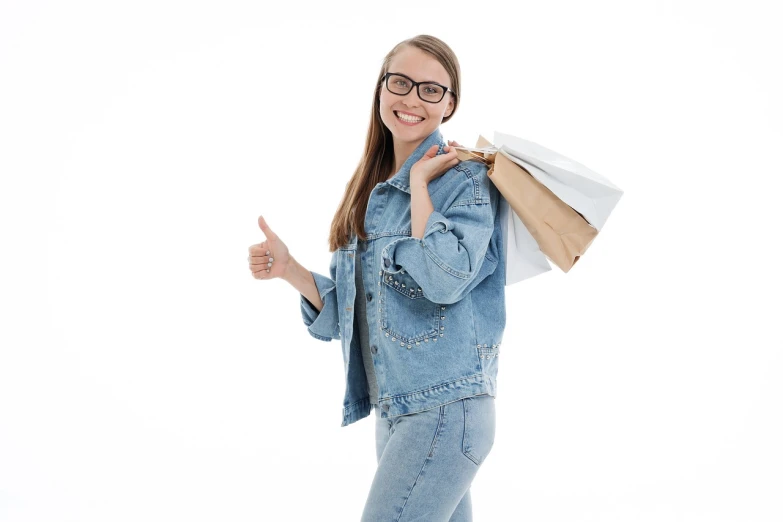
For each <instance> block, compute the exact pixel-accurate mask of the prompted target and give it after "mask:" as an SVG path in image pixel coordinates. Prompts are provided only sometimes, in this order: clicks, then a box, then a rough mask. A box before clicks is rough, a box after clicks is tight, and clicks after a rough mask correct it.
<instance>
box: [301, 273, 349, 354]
mask: <svg viewBox="0 0 783 522" xmlns="http://www.w3.org/2000/svg"><path fill="white" fill-rule="evenodd" d="M310 273H311V274H313V279H314V280H315V286H316V288H318V295H319V296H320V297H321V301H323V304H324V306H323V308H321V311H320V312H319V311H318V310H317V309H316V308H315V307H314V306H313V305H312V303H310V301H308V300H307V298H306V297H305V296H304V295H303V294H299V307H300V309H301V311H302V321H304V324H305V326H307V331H308V332H309V333H310V335H311V336H313V337H315V338H316V339H319V340H321V341H331V340H332V339H337V338H338V337H340V323H339V315H338V310H337V290H336V285H335V282H334V281H333V280H332V279H331V278H328V277H326V276H324V275H321V274H319V273H318V272H313V271H310Z"/></svg>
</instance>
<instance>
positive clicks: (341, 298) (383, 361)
mask: <svg viewBox="0 0 783 522" xmlns="http://www.w3.org/2000/svg"><path fill="white" fill-rule="evenodd" d="M432 145H438V154H443V153H444V151H443V147H445V145H446V143H445V142H444V141H443V138H442V135H441V133H440V130H439V129H435V131H433V132H432V133H431V134H430V135H429V136H428V137H427V138H426V139H424V141H423V142H422V143H421V144H419V146H418V147H417V148H416V149H415V150H414V151H413V153H412V154H411V155H410V157H408V159H407V160H406V161H405V163H404V164H403V166H402V167H401V168H400V170H399V171H397V172H396V173H395V174H394V176H392V177H391V178H390V179H388V180H386V181H384V182H381V183H378V184H377V185H376V186H375V187H374V188H373V191H372V193H371V194H370V199H369V202H368V206H367V213H366V215H365V231H366V233H367V245H366V250H365V251H363V252H361V253H360V255H359V256H358V258H357V256H356V253H357V237H356V235H353V236H352V237H351V239H350V241H349V242H348V244H346V245H343V246H341V247H340V248H338V249H337V250H335V251H334V252H333V253H332V258H331V262H330V265H329V276H326V275H323V274H320V273H318V272H315V271H311V273H312V274H313V278H314V280H315V284H316V287H317V288H318V293H319V295H320V297H321V300H322V301H323V303H324V305H323V308H322V309H321V311H320V312H319V311H318V310H316V309H315V308H314V307H313V305H312V304H311V303H310V302H309V301H308V300H307V299H306V298H305V297H304V296H303V295H301V294H300V309H301V313H302V320H303V321H304V324H305V326H306V327H307V331H308V332H309V333H310V335H311V336H312V337H314V338H316V339H318V340H321V341H332V340H340V342H341V344H342V353H343V362H344V369H345V395H344V399H343V408H342V424H341V426H348V425H350V424H352V423H354V422H356V421H358V420H360V419H362V418H364V417H367V416H369V415H370V412H371V403H370V396H369V391H368V382H367V375H366V373H365V370H364V365H363V363H362V360H361V346H360V344H359V334H358V332H356V333H355V332H354V331H353V330H354V326H353V325H354V317H353V315H354V304H355V299H356V298H357V295H356V294H357V291H356V282H355V277H356V273H355V270H356V265H355V263H361V264H362V265H361V267H360V268H361V270H362V278H363V279H362V280H363V282H364V288H365V295H364V296H363V297H364V299H366V304H367V322H368V324H369V326H370V332H369V333H370V338H369V341H370V345H371V346H370V352H371V354H372V357H373V360H372V362H373V367H374V368H375V376H376V380H377V384H378V395H379V397H378V408H379V414H380V417H381V418H384V419H386V418H389V419H390V418H393V417H397V416H400V415H408V414H412V413H417V412H422V411H426V410H429V409H432V408H436V407H439V406H442V405H445V404H448V403H450V402H453V401H457V400H460V399H463V398H466V397H473V396H477V395H491V396H493V397H494V396H495V395H496V390H497V371H498V355H499V350H500V344H501V341H502V338H503V331H504V329H505V324H506V303H505V271H506V270H505V261H504V260H505V256H504V250H503V249H504V245H503V244H502V241H503V232H502V228H501V223H500V219H499V214H500V213H499V212H498V206H499V199H500V197H502V196H501V195H500V193H499V192H498V190H497V188H496V187H495V185H494V184H493V183H492V182H491V181H490V180H489V177H488V176H487V166H486V165H484V164H483V163H481V162H478V161H461V162H459V163H458V164H457V165H455V166H454V167H452V168H451V169H449V170H448V171H446V172H445V173H444V174H443V175H441V176H439V177H437V178H435V179H434V180H432V181H431V182H430V183H429V185H428V192H429V195H430V199H431V200H432V204H433V207H434V209H435V210H434V211H433V212H432V213H431V214H430V216H429V218H428V219H427V223H426V227H425V231H424V236H423V238H421V239H419V238H416V237H412V236H411V190H410V169H411V166H412V165H413V164H414V163H416V162H417V161H418V160H419V159H421V158H422V156H423V155H424V153H425V152H426V151H427V150H428V149H429V148H430V147H431V146H432ZM354 334H355V335H354Z"/></svg>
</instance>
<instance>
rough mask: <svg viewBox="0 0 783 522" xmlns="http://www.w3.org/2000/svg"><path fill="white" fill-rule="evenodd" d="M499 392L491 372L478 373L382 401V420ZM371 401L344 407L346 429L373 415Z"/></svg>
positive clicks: (379, 402)
mask: <svg viewBox="0 0 783 522" xmlns="http://www.w3.org/2000/svg"><path fill="white" fill-rule="evenodd" d="M496 393H497V386H496V380H495V378H494V377H492V375H489V374H487V373H476V374H473V375H469V376H467V377H462V378H460V379H456V380H454V381H450V382H446V383H442V384H438V385H436V386H432V387H430V388H427V389H426V390H420V391H417V392H413V393H407V394H404V395H395V396H393V397H390V398H388V399H380V400H379V401H378V405H377V407H378V408H380V411H381V417H384V418H387V419H388V418H392V417H399V416H401V415H410V414H413V413H419V412H422V411H426V410H429V409H432V408H437V407H438V406H442V405H444V404H448V403H450V402H454V401H458V400H462V399H465V398H467V397H474V396H476V395H492V396H493V397H494V396H495V395H496ZM370 412H371V406H370V398H369V396H368V397H364V398H363V399H360V400H358V401H356V402H354V403H353V404H351V405H350V406H347V407H345V408H343V422H342V424H341V427H342V426H348V425H349V424H353V423H354V422H356V421H358V420H361V419H363V418H364V417H367V416H369V415H370Z"/></svg>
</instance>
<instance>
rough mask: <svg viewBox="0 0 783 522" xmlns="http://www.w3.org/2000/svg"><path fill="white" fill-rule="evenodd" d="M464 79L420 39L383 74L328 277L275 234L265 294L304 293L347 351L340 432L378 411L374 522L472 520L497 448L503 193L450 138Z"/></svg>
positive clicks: (256, 250)
mask: <svg viewBox="0 0 783 522" xmlns="http://www.w3.org/2000/svg"><path fill="white" fill-rule="evenodd" d="M459 94H460V72H459V64H458V62H457V59H456V57H455V56H454V53H453V52H452V50H451V49H450V48H449V47H448V46H447V45H446V44H445V43H443V42H442V41H441V40H439V39H437V38H434V37H432V36H428V35H419V36H417V37H414V38H411V39H409V40H406V41H403V42H401V43H400V44H398V45H397V46H395V47H394V49H392V50H391V52H389V54H388V55H387V56H386V58H385V59H384V61H383V64H382V67H381V72H380V75H379V77H378V81H377V83H376V89H375V93H374V96H373V108H372V115H371V121H370V128H369V130H368V133H367V141H366V144H365V150H364V156H363V158H362V161H361V162H360V164H359V166H358V167H357V169H356V171H355V172H354V175H353V177H352V178H351V180H350V181H349V183H348V184H347V186H346V190H345V194H344V196H343V199H342V201H341V203H340V206H339V209H338V211H337V213H336V214H335V216H334V219H333V221H332V226H331V233H330V237H329V243H330V251H331V252H332V253H333V254H332V260H331V263H330V267H329V270H330V277H326V276H324V275H322V274H319V273H317V272H311V271H308V270H306V269H305V268H304V267H303V266H302V265H300V264H299V263H298V262H297V261H296V260H295V259H294V258H293V257H292V256H291V255H290V253H289V252H288V248H287V247H286V246H285V244H284V243H283V242H282V240H281V239H280V238H279V237H277V235H276V234H275V233H274V232H273V231H272V230H271V229H270V228H269V226H268V225H267V224H266V222H265V221H264V219H263V217H259V218H258V222H259V226H260V227H261V230H262V231H263V232H264V235H265V236H266V238H267V239H266V241H264V242H263V243H260V244H258V245H253V246H252V247H250V256H251V257H250V258H249V261H250V269H251V271H252V273H253V276H254V277H255V278H257V279H271V278H275V277H280V278H283V279H285V280H286V281H288V282H289V283H290V284H291V285H292V286H294V288H296V289H297V290H298V291H299V292H300V308H301V312H302V319H303V321H304V323H305V325H306V326H307V329H308V332H309V333H310V334H311V335H312V336H313V337H315V338H316V339H319V340H323V341H331V340H333V339H338V338H339V339H341V341H342V345H343V357H344V362H345V375H346V391H345V399H344V403H343V421H342V426H347V425H349V424H352V423H353V422H356V421H358V420H360V419H362V418H364V417H367V416H368V415H369V414H370V412H371V411H372V410H375V422H376V454H377V459H378V468H377V471H376V473H375V477H374V479H373V483H372V486H371V488H370V492H369V495H368V498H367V502H366V504H365V508H364V512H363V515H362V520H363V521H381V520H382V521H387V520H395V521H403V520H427V521H430V522H434V521H441V520H442V521H447V520H452V521H456V520H459V521H464V520H471V518H472V516H471V500H470V484H471V482H472V480H473V478H474V477H475V475H476V472H477V471H478V469H479V467H480V466H481V464H482V462H483V461H484V459H485V458H486V457H487V455H488V454H489V452H490V450H491V448H492V445H493V443H494V439H495V403H494V400H495V393H496V378H497V359H496V358H497V356H498V350H499V347H500V342H501V339H502V336H503V330H504V328H505V322H506V312H505V266H504V256H503V255H502V248H503V245H502V244H501V240H502V230H501V227H500V221H499V219H498V212H497V209H498V202H499V197H500V196H499V193H498V191H497V189H496V188H495V187H494V185H493V184H492V183H491V182H490V181H489V178H488V176H487V167H486V166H485V165H483V164H482V163H480V162H477V161H463V162H460V161H459V160H458V159H457V155H456V151H455V150H454V147H453V146H458V144H457V143H456V142H449V143H450V144H452V146H448V145H446V144H445V143H443V141H442V138H441V134H440V131H439V128H438V127H439V125H440V124H441V123H442V122H445V121H448V120H449V119H450V118H451V117H452V116H453V114H454V111H455V110H456V108H457V105H458V102H459Z"/></svg>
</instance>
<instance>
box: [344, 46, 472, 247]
mask: <svg viewBox="0 0 783 522" xmlns="http://www.w3.org/2000/svg"><path fill="white" fill-rule="evenodd" d="M406 45H407V46H411V47H416V48H418V49H420V50H422V51H424V52H426V53H428V54H429V55H431V56H432V57H433V58H435V59H436V60H438V61H439V62H440V63H441V65H443V68H444V69H446V72H447V73H448V75H449V78H450V79H451V89H452V90H453V91H454V108H453V109H452V111H451V113H450V114H449V115H448V116H446V117H444V118H443V121H442V122H441V123H445V122H447V121H448V120H450V119H451V117H452V116H454V112H455V111H456V110H457V106H458V105H459V97H460V69H459V62H458V61H457V57H456V55H455V54H454V52H453V51H452V50H451V48H450V47H449V46H448V45H446V43H445V42H443V41H442V40H440V39H438V38H435V37H434V36H430V35H426V34H420V35H418V36H414V37H413V38H409V39H407V40H403V41H402V42H400V43H398V44H397V45H395V46H394V48H393V49H392V50H391V51H389V54H387V55H386V57H385V58H384V59H383V63H382V65H381V72H380V73H379V74H378V80H377V81H376V82H375V92H374V93H373V101H372V112H371V113H370V126H369V128H368V129H367V140H366V142H365V144H364V153H363V155H362V159H361V161H360V162H359V165H358V167H356V170H355V171H354V173H353V176H352V177H351V179H350V181H348V183H347V184H346V186H345V193H344V194H343V198H342V200H341V201H340V205H339V207H338V209H337V212H336V213H335V215H334V218H333V219H332V226H331V229H330V231H329V252H334V251H335V250H337V249H338V248H340V247H341V246H342V245H345V244H347V243H348V241H349V240H350V237H351V235H352V234H356V236H357V237H358V238H359V239H362V240H366V239H367V234H366V232H365V230H364V217H365V213H366V212H367V203H368V201H369V199H370V193H371V192H372V190H373V188H375V185H377V184H378V183H381V182H383V181H386V180H387V179H388V177H389V175H390V174H391V173H392V172H391V171H392V169H393V168H394V161H395V158H394V141H393V137H392V134H391V132H390V131H389V129H388V128H386V125H384V123H383V120H381V111H380V109H381V102H380V94H381V88H382V87H383V84H382V80H383V77H384V75H385V74H386V73H387V72H388V70H389V63H390V62H391V60H392V58H393V57H394V55H395V54H396V53H397V52H399V51H400V50H401V49H402V48H403V47H404V46H406Z"/></svg>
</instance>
